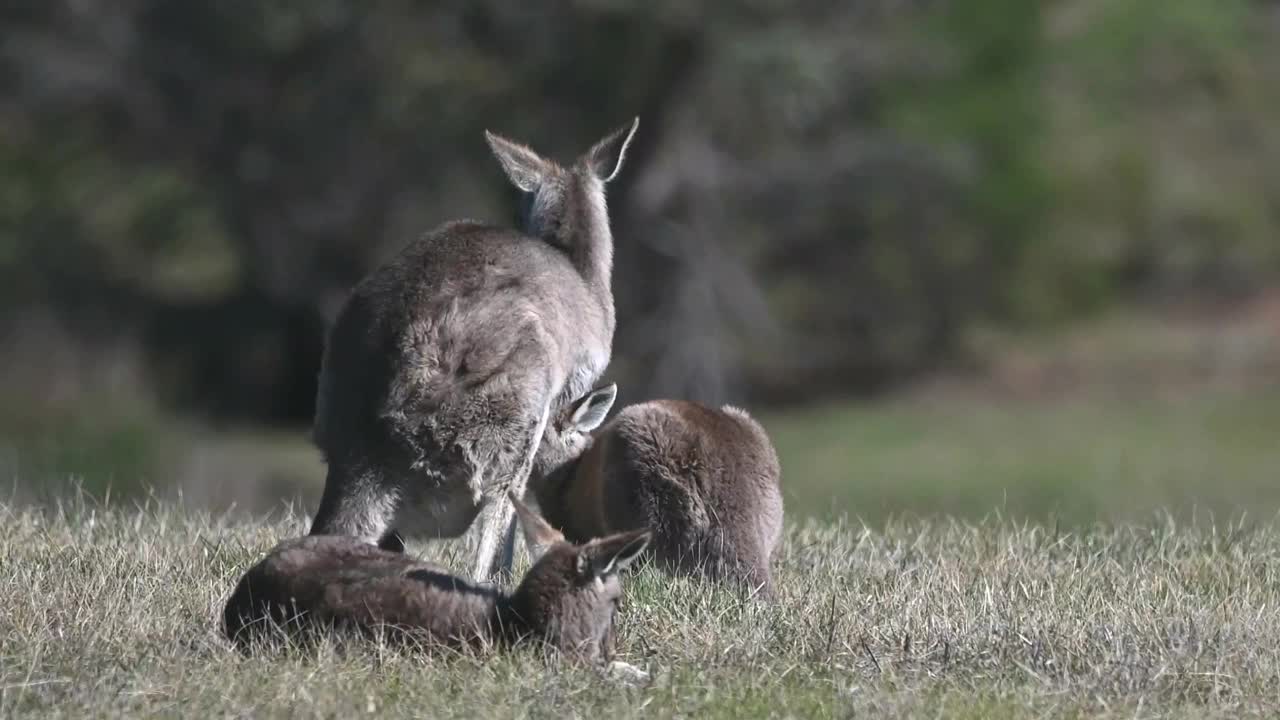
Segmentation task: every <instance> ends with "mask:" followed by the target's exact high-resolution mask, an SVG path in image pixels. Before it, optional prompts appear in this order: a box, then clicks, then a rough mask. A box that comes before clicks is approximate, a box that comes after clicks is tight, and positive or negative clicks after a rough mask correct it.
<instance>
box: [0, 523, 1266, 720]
mask: <svg viewBox="0 0 1280 720" xmlns="http://www.w3.org/2000/svg"><path fill="white" fill-rule="evenodd" d="M64 508H65V509H63V510H61V511H55V510H44V511H42V510H37V509H16V508H12V507H0V526H3V527H4V528H5V532H4V533H3V534H2V535H0V576H3V577H4V579H5V590H4V592H3V593H0V717H18V716H31V717H36V716H38V717H60V716H61V717H79V716H90V715H91V716H95V717H104V716H130V717H133V716H169V717H177V716H182V717H213V716H218V717H223V716H248V715H253V716H261V717H283V716H290V717H293V716H302V717H351V716H365V715H377V716H381V717H388V716H391V717H395V716H430V717H459V718H462V717H466V718H471V717H478V718H499V717H503V718H505V717H548V718H566V717H586V718H590V717H595V718H605V717H607V718H610V720H614V719H619V720H620V719H622V718H630V717H637V718H639V717H644V718H651V717H699V718H704V717H705V718H733V719H734V720H739V719H741V718H749V717H817V718H822V717H850V716H861V717H867V716H870V717H938V716H945V717H962V718H963V717H970V718H1000V717H1026V716H1040V717H1152V716H1175V717H1179V716H1180V717H1193V716H1194V717H1206V716H1209V717H1246V716H1260V717H1261V716H1267V715H1273V714H1274V713H1275V712H1276V709H1277V707H1280V705H1278V704H1277V703H1280V695H1278V694H1277V689H1276V688H1277V687H1280V650H1278V649H1280V525H1278V524H1272V523H1260V524H1245V525H1230V526H1221V525H1220V526H1218V527H1217V528H1211V527H1208V526H1204V525H1196V526H1188V525H1182V524H1179V523H1177V522H1175V521H1173V520H1172V519H1171V518H1164V519H1162V520H1160V521H1158V522H1152V523H1150V524H1147V525H1139V526H1128V527H1119V528H1109V527H1105V526H1093V527H1089V528H1085V529H1082V530H1080V531H1078V532H1066V531H1062V532H1061V533H1058V534H1055V531H1053V530H1051V529H1045V528H1043V527H1039V526H1021V525H1018V524H1014V523H1010V522H1008V521H988V522H984V523H979V524H969V523H965V522H960V521H956V520H946V519H936V520H931V521H909V522H897V521H894V522H890V523H888V524H887V525H886V526H885V527H884V528H882V529H867V528H863V527H861V526H854V525H848V524H839V523H837V524H825V523H819V522H815V521H802V522H792V523H790V525H789V527H788V530H787V534H786V539H785V544H784V546H783V548H782V550H781V554H780V556H779V557H778V559H777V562H776V569H777V572H778V578H779V592H780V600H779V602H777V603H776V604H773V605H768V606H765V605H755V604H750V603H744V602H743V601H742V600H740V599H739V598H738V597H737V596H735V595H734V594H732V593H728V592H724V591H719V590H717V589H715V588H713V587H709V586H707V585H705V584H702V583H699V582H694V581H691V580H686V579H673V578H669V577H667V576H664V575H660V574H658V573H656V572H655V571H654V570H653V569H652V568H647V567H644V568H641V569H640V571H639V572H637V573H634V574H632V575H629V576H628V578H627V596H626V602H625V605H624V615H623V619H622V625H621V637H620V642H619V650H620V652H621V654H622V659H625V660H627V661H629V662H632V663H634V664H637V665H640V666H642V667H646V668H647V669H649V670H650V671H651V672H652V673H653V680H652V683H651V684H650V685H648V686H646V687H625V686H621V685H618V684H615V683H614V682H612V681H610V680H608V679H606V678H603V677H601V676H598V675H597V674H595V673H593V672H591V671H589V670H585V669H581V668H574V667H568V666H564V665H561V664H558V663H557V662H555V661H554V660H549V659H548V658H547V657H546V656H545V655H544V654H543V653H541V652H539V651H538V650H536V649H534V648H517V649H515V650H514V651H493V650H491V651H485V652H479V653H463V654H447V653H446V654H441V653H435V654H432V655H431V656H427V655H424V654H421V653H413V652H408V651H403V650H396V649H392V648H388V647H381V646H378V645H376V644H370V645H368V646H364V645H361V646H356V647H354V648H349V649H348V650H346V651H345V652H339V651H337V650H335V649H334V648H333V647H321V648H320V649H319V650H313V651H294V652H293V653H292V654H286V653H281V652H275V651H272V652H264V653H261V654H257V655H253V656H249V657H245V656H241V655H240V654H239V653H237V652H236V651H234V650H232V649H231V648H230V647H228V646H227V645H226V644H225V643H224V642H223V640H222V638H221V636H220V635H219V633H218V631H217V627H216V623H217V619H218V617H219V614H220V610H221V604H222V602H223V600H224V599H225V597H226V595H227V594H228V593H229V592H230V590H231V588H232V586H233V584H234V583H235V581H236V579H237V578H238V577H239V574H240V573H241V572H243V571H244V570H245V569H247V568H248V566H249V565H250V564H252V563H253V562H255V561H256V560H257V559H258V558H259V557H260V556H261V554H262V553H263V552H265V551H266V550H267V549H268V548H269V547H270V546H271V545H272V544H273V543H274V542H275V541H276V540H278V539H280V538H283V537H288V536H291V535H296V534H298V533H299V532H301V531H302V529H303V526H304V521H303V519H302V518H299V517H295V516H285V517H278V518H277V519H275V520H271V521H265V520H264V521H259V522H239V521H231V520H228V519H225V518H215V517H211V516H208V515H204V514H198V513H190V514H189V513H186V512H184V511H181V510H178V509H176V508H174V507H172V506H170V505H164V504H156V505H153V506H151V507H150V508H147V509H141V510H139V509H129V508H117V509H104V508H101V507H95V506H94V505H92V504H90V503H89V501H86V500H83V499H82V500H80V501H77V502H73V503H72V504H70V505H67V506H64ZM457 549H458V548H457V546H456V545H443V544H433V545H430V546H427V547H425V548H424V547H415V548H411V550H414V551H419V552H421V551H423V550H425V551H427V552H428V553H429V554H431V555H434V556H438V557H440V559H442V561H443V562H445V563H447V564H449V565H451V566H454V567H458V566H460V565H459V563H458V562H457V556H456V552H457Z"/></svg>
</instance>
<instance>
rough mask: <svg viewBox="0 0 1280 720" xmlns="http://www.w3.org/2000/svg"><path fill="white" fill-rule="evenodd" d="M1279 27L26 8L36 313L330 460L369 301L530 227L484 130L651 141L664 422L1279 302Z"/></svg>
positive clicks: (6, 221)
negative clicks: (315, 422) (1190, 307)
mask: <svg viewBox="0 0 1280 720" xmlns="http://www.w3.org/2000/svg"><path fill="white" fill-rule="evenodd" d="M1273 12H1274V11H1273V10H1272V9H1271V8H1270V6H1269V5H1268V4H1267V3H1261V2H1249V1H1248V0H1223V1H1222V2H1213V3H1205V2H1199V1H1198V0H1169V1H1167V2H1166V1H1164V0H1134V1H1132V2H1123V3H1115V2H1107V1H1105V0H1068V1H1067V2H1059V3H1045V2H1026V1H1025V0H966V1H963V2H962V1H961V0H928V1H926V2H910V3H904V2H895V1H893V0H871V1H870V2H859V3H836V2H821V1H815V2H805V3H799V4H794V3H791V4H787V3H772V2H737V3H734V2H715V3H704V4H696V5H688V4H682V3H673V2H660V3H649V2H644V3H642V2H637V1H635V0H589V1H588V0H581V1H578V2H571V3H560V4H552V5H539V6H537V7H536V8H534V7H532V6H531V7H525V6H522V5H513V4H511V3H505V2H496V1H493V0H485V1H484V2H477V3H448V2H446V3H433V4H420V3H408V2H392V3H380V4H377V5H368V4H362V3H354V2H349V1H348V0H325V1H323V2H312V1H310V0H308V1H307V2H303V1H302V0H273V1H272V2H207V1H206V2H188V3H181V4H174V3H167V2H161V1H160V0H130V1H129V2H105V1H93V2H70V1H69V0H56V1H50V2H27V3H18V4H16V5H14V4H11V5H10V6H8V7H6V9H5V10H4V11H3V15H2V16H0V27H2V28H3V29H2V30H0V33H2V39H3V42H2V43H0V47H2V48H3V49H2V50H0V69H2V70H3V72H0V92H3V96H4V97H5V98H6V99H5V101H4V102H3V103H2V104H0V137H2V138H3V141H2V142H0V300H2V301H3V304H4V307H5V308H6V309H8V310H10V311H11V313H8V314H11V315H13V316H18V315H21V314H23V313H27V312H30V311H33V310H34V311H43V310H44V309H48V308H52V309H54V310H56V312H57V318H58V322H59V323H61V324H62V325H64V326H66V327H68V328H70V330H71V331H72V333H73V334H75V335H76V336H79V337H84V338H89V339H94V340H96V339H101V338H102V337H103V336H108V337H111V338H120V337H130V338H135V340H136V342H138V343H139V344H141V345H143V346H144V347H146V348H147V349H148V354H149V355H150V356H151V358H152V361H153V362H154V363H155V365H156V368H157V371H156V373H155V374H154V377H155V378H156V379H155V382H156V384H158V385H160V390H161V391H162V392H163V394H164V395H165V396H166V397H168V398H169V399H171V400H176V401H181V402H185V403H187V404H189V405H192V406H194V407H197V408H199V409H200V410H202V411H205V412H209V413H213V414H216V415H228V416H236V417H241V418H244V417H248V418H252V419H255V420H283V421H288V422H292V423H300V422H305V420H306V419H308V418H309V416H310V410H311V403H312V398H313V395H314V392H313V391H314V376H315V371H316V364H317V362H318V356H319V352H318V347H319V343H320V338H321V333H322V327H323V320H324V318H325V317H327V316H328V315H329V314H331V313H332V311H333V308H334V307H335V305H336V303H337V302H339V301H340V299H341V297H342V295H343V293H345V291H346V290H347V288H349V287H350V286H351V285H352V283H354V282H355V281H356V280H358V279H359V278H360V277H361V276H362V275H363V274H364V273H365V272H367V271H368V270H369V269H370V268H371V267H373V266H374V265H375V264H376V263H377V262H379V261H380V260H381V259H382V258H385V257H386V256H387V254H389V253H391V252H394V251H395V249H396V248H398V247H399V246H401V245H403V244H404V243H405V242H407V241H408V240H409V239H411V238H412V237H414V236H415V235H417V234H418V233H420V232H422V231H424V230H425V229H427V228H429V227H431V226H433V225H434V224H436V223H438V222H440V221H442V220H444V219H448V218H453V217H458V216H464V215H467V216H481V217H486V218H491V219H497V220H501V219H503V218H504V217H507V216H508V215H509V214H510V209H511V208H512V207H513V206H514V204H513V198H512V197H511V195H510V193H509V192H508V191H507V190H506V189H505V188H503V186H502V183H501V179H500V174H499V173H498V172H496V170H495V168H494V167H493V164H492V163H491V162H490V161H489V159H488V158H487V157H486V153H485V148H484V144H483V142H482V139H481V135H480V131H481V130H482V129H483V128H492V129H495V130H498V131H501V132H504V133H506V134H509V135H512V136H515V137H518V138H521V139H527V140H528V141H529V142H531V143H533V144H534V145H536V146H538V147H539V148H541V149H545V150H547V151H548V152H550V153H551V154H554V155H558V156H560V157H566V156H568V155H570V154H572V153H574V152H578V151H580V150H581V149H582V145H583V144H584V143H585V142H587V141H588V140H589V139H591V138H594V137H596V136H598V135H599V134H600V133H601V132H603V131H604V130H606V129H608V128H611V127H613V126H615V125H617V124H618V123H619V122H621V121H623V120H625V119H626V118H628V117H630V116H631V115H635V114H639V115H640V116H641V117H642V123H641V132H640V141H639V143H638V144H637V146H636V147H635V148H634V149H633V153H632V157H631V161H630V163H629V169H628V171H627V174H626V176H625V177H624V178H622V179H621V182H620V184H619V186H618V187H616V188H614V189H613V190H612V198H613V199H614V202H613V208H612V209H613V215H614V219H615V226H616V227H617V231H618V236H619V247H618V255H617V260H618V272H617V274H618V277H617V281H616V283H615V290H616V294H617V297H618V305H619V313H620V324H619V335H618V338H617V342H616V353H615V355H616V357H617V362H616V363H615V367H614V374H615V375H616V376H617V377H618V378H619V379H620V380H621V381H622V386H623V389H624V393H625V394H628V396H629V397H628V398H627V399H635V398H639V397H645V396H652V395H679V396H685V397H692V398H699V399H706V400H713V401H714V400H720V399H724V398H726V397H739V396H742V395H747V394H750V395H752V396H753V397H754V398H755V399H757V400H760V401H780V400H781V401H799V400H803V399H805V398H806V397H810V396H812V394H814V393H816V392H819V391H823V392H825V391H827V390H829V389H832V388H841V389H845V390H848V389H853V388H875V387H880V386H882V385H884V384H885V383H887V382H892V381H894V380H896V379H898V378H901V377H903V376H906V375H910V374H913V373H916V372H918V371H920V370H924V369H929V368H932V367H936V366H937V365H939V364H940V363H945V362H947V360H948V359H949V358H951V357H953V356H954V354H955V353H956V351H957V350H959V349H962V348H963V346H964V341H965V338H966V336H967V333H968V331H969V329H971V328H972V327H973V326H974V325H975V323H981V322H986V321H988V320H996V321H998V322H1006V323H1008V322H1013V323H1026V324H1032V323H1043V322H1047V321H1055V320H1060V319H1064V318H1070V317H1073V316H1076V315H1078V314H1080V313H1081V312H1085V311H1088V310H1089V309H1092V308H1096V307H1100V306H1103V305H1105V304H1107V303H1110V302H1114V301H1116V300H1120V299H1124V298H1126V297H1128V296H1130V295H1131V294H1132V293H1133V292H1134V291H1138V290H1143V291H1147V290H1160V289H1163V291H1166V292H1169V291H1176V292H1184V291H1187V290H1197V289H1207V290H1211V291H1213V292H1223V291H1235V290H1238V289H1240V288H1248V287H1251V286H1253V285H1256V284H1259V283H1262V282H1265V281H1267V280H1268V279H1270V278H1273V277H1274V275H1275V270H1276V269H1277V263H1278V262H1280V244H1278V243H1277V242H1276V240H1275V238H1276V237H1277V236H1280V234H1278V233H1277V230H1278V228H1277V227H1276V224H1277V222H1278V221H1277V218H1278V217H1280V215H1278V214H1277V212H1276V207H1278V206H1280V176H1278V175H1277V171H1276V168H1277V167H1280V157H1277V153H1280V141H1278V140H1277V137H1278V136H1277V130H1276V129H1275V128H1277V127H1280V123H1277V122H1276V119H1277V117H1280V90H1278V88H1280V82H1277V74H1278V72H1277V71H1280V64H1277V63H1278V61H1280V55H1277V50H1276V48H1277V47H1280V44H1278V43H1276V42H1275V34H1276V24H1275V22H1274V18H1273ZM0 320H6V318H0ZM2 324H3V325H4V326H3V327H0V331H3V332H5V333H7V334H13V333H16V330H14V327H17V326H19V325H21V323H18V322H12V323H10V322H5V323H2ZM15 344H16V343H15Z"/></svg>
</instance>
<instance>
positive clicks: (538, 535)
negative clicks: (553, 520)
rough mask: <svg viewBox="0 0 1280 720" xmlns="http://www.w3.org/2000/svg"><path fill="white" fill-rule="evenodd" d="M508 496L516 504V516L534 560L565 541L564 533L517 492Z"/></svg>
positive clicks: (536, 560)
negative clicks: (519, 496)
mask: <svg viewBox="0 0 1280 720" xmlns="http://www.w3.org/2000/svg"><path fill="white" fill-rule="evenodd" d="M507 497H509V498H511V504H512V505H514V506H515V509H516V517H517V518H519V519H520V529H521V530H523V531H524V544H525V545H526V546H527V547H528V548H529V556H530V557H531V558H532V559H533V562H538V559H539V558H541V557H542V555H543V553H545V552H546V551H547V548H549V547H551V546H552V545H555V544H556V543H561V542H564V535H562V534H560V531H559V530H556V529H555V528H553V527H551V526H550V525H548V524H547V521H546V520H543V519H542V518H541V517H539V516H538V514H537V513H535V512H534V511H532V510H530V509H529V507H528V506H527V505H525V504H524V503H522V502H520V498H518V497H516V495H515V493H507Z"/></svg>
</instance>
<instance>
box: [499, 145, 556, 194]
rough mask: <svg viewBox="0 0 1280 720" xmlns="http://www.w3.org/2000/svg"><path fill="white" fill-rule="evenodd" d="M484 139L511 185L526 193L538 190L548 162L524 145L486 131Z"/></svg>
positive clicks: (548, 164)
mask: <svg viewBox="0 0 1280 720" xmlns="http://www.w3.org/2000/svg"><path fill="white" fill-rule="evenodd" d="M484 139H485V140H487V141H489V149H491V150H492V151H493V156H494V157H496V158H498V162H499V163H501V164H502V171H503V172H505V173H506V174H507V179H509V180H510V181H511V184H512V185H515V186H516V187H518V188H520V190H522V191H524V192H527V193H531V192H533V191H535V190H537V189H538V185H540V184H541V183H542V178H543V177H544V176H546V174H547V170H548V168H549V167H550V165H551V164H550V163H549V162H547V161H546V160H544V159H542V157H541V156H540V155H538V153H536V152H534V151H532V150H530V149H529V148H527V147H525V146H524V145H521V144H520V143H517V142H512V141H510V140H508V139H506V138H504V137H502V136H501V135H497V134H495V133H491V132H489V131H488V130H485V131H484Z"/></svg>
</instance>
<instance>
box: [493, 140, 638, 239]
mask: <svg viewBox="0 0 1280 720" xmlns="http://www.w3.org/2000/svg"><path fill="white" fill-rule="evenodd" d="M639 124H640V119H639V118H636V119H635V120H633V121H632V122H631V124H630V125H627V126H625V127H622V128H619V129H618V130H615V131H614V132H612V133H610V134H609V135H608V136H607V137H605V138H604V139H603V140H601V141H600V142H598V143H596V144H595V145H593V146H592V147H591V149H590V150H588V151H587V152H585V153H583V154H582V155H581V156H580V157H579V158H578V159H577V160H576V161H575V162H574V163H573V164H572V165H570V166H568V167H562V166H561V165H559V164H557V163H556V162H555V161H553V160H549V159H547V158H544V157H542V156H541V155H539V154H538V153H536V152H534V151H533V150H532V149H530V148H528V147H527V146H525V145H521V144H520V143H517V142H513V141H511V140H508V139H506V138H504V137H502V136H500V135H497V134H495V133H492V132H489V131H488V130H486V131H485V133H484V136H485V139H486V140H488V141H489V148H490V149H491V150H492V151H493V154H494V156H495V157H497V158H498V163H499V164H501V165H502V170H503V172H505V173H506V175H507V179H509V180H510V181H511V184H512V185H515V186H516V188H517V189H519V190H520V192H521V193H522V202H521V218H520V222H521V230H523V231H524V232H525V233H526V234H528V235H532V236H533V237H537V238H541V239H543V240H546V241H547V242H550V243H552V244H555V245H558V246H560V247H564V248H566V249H571V248H573V247H574V246H575V244H577V243H579V242H582V241H583V240H582V239H580V238H578V237H577V236H578V235H579V234H581V233H584V232H585V233H590V232H592V230H593V229H595V230H596V231H599V229H598V228H593V227H591V226H592V225H593V224H598V223H599V222H600V221H603V222H604V223H605V225H604V229H603V231H604V232H606V233H607V232H608V225H607V218H603V217H594V218H592V217H590V213H591V212H592V211H593V210H596V209H598V210H599V212H600V213H601V214H603V212H604V207H605V205H604V185H605V183H607V182H609V181H610V180H612V179H614V178H615V177H617V175H618V172H619V171H620V170H621V169H622V161H623V159H624V157H625V156H626V153H627V147H628V146H629V145H630V144H631V138H632V136H634V135H635V132H636V128H637V127H638V126H639ZM584 226H585V227H584ZM589 239H590V238H588V240H589ZM611 240H612V238H611V237H610V241H611Z"/></svg>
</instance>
